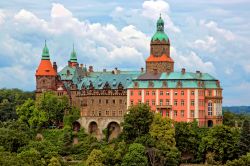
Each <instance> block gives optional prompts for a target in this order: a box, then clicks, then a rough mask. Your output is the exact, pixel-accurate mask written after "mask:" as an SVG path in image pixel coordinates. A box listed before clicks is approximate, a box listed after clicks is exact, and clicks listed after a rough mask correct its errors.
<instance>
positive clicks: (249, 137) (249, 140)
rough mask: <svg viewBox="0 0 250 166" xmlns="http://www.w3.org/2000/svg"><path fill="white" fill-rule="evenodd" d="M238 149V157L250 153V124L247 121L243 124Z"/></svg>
mask: <svg viewBox="0 0 250 166" xmlns="http://www.w3.org/2000/svg"><path fill="white" fill-rule="evenodd" d="M238 148H239V156H242V155H245V154H247V153H248V152H250V122H249V120H248V119H246V120H245V121H244V122H243V126H242V129H241V133H240V139H239V143H238Z"/></svg>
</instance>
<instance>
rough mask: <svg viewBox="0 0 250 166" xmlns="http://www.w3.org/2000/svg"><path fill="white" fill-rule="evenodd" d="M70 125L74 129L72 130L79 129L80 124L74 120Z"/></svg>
mask: <svg viewBox="0 0 250 166" xmlns="http://www.w3.org/2000/svg"><path fill="white" fill-rule="evenodd" d="M72 126H73V130H74V131H80V128H81V124H80V123H79V122H77V121H74V122H73V123H72Z"/></svg>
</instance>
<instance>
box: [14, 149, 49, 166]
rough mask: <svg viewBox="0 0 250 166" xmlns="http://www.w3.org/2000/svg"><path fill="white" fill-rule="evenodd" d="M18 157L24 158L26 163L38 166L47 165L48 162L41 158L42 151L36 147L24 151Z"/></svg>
mask: <svg viewBox="0 0 250 166" xmlns="http://www.w3.org/2000/svg"><path fill="white" fill-rule="evenodd" d="M17 157H18V158H19V159H20V160H22V161H23V162H24V163H25V164H24V165H36V166H45V165H46V162H45V161H44V159H43V158H41V155H40V153H39V152H38V151H37V150H36V149H33V148H31V149H29V150H27V151H22V152H21V153H19V154H18V155H17Z"/></svg>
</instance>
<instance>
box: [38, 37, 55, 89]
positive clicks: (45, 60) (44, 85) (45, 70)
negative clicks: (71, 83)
mask: <svg viewBox="0 0 250 166" xmlns="http://www.w3.org/2000/svg"><path fill="white" fill-rule="evenodd" d="M53 66H54V68H53ZM53 66H52V64H51V62H50V55H49V49H48V47H47V44H46V41H45V45H44V48H43V52H42V59H41V61H40V64H39V66H38V68H37V70H36V92H37V93H40V92H43V91H47V90H56V76H57V73H56V71H55V68H57V66H56V63H54V65H53Z"/></svg>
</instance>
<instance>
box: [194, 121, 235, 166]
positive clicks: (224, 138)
mask: <svg viewBox="0 0 250 166" xmlns="http://www.w3.org/2000/svg"><path fill="white" fill-rule="evenodd" d="M238 138H239V132H238V130H237V129H232V128H229V127H227V126H223V125H221V126H215V127H213V128H210V129H209V131H208V134H207V136H205V137H203V138H202V141H201V143H200V146H199V155H200V156H199V157H201V158H202V159H203V160H205V159H206V157H207V155H208V154H209V158H210V159H209V160H210V161H214V162H215V163H220V164H224V163H225V162H226V161H227V160H232V159H234V158H236V150H237V142H238ZM211 164H213V163H211Z"/></svg>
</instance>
